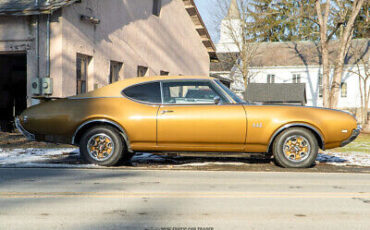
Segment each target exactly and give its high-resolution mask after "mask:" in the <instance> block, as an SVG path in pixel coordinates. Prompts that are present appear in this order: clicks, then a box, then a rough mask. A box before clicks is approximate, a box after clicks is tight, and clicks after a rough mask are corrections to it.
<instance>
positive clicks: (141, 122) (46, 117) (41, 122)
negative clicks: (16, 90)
mask: <svg viewBox="0 0 370 230" xmlns="http://www.w3.org/2000/svg"><path fill="white" fill-rule="evenodd" d="M157 111H158V105H146V104H140V103H136V102H133V101H130V100H128V99H126V98H86V99H62V100H58V101H53V102H49V103H42V104H40V105H37V106H34V107H31V108H29V109H28V110H26V111H25V112H24V114H23V115H26V116H27V117H28V121H27V122H26V123H24V124H23V126H24V127H25V128H26V129H27V130H28V131H29V132H31V133H34V134H40V135H56V136H62V137H65V138H67V139H68V140H72V136H73V134H74V133H75V131H76V129H77V128H78V127H79V126H80V125H81V124H83V123H84V122H87V121H91V120H97V119H106V120H110V121H113V122H116V123H117V124H119V125H120V126H121V127H122V128H123V129H124V130H125V132H126V134H127V135H128V136H129V138H130V142H137V141H142V142H155V141H156V115H157Z"/></svg>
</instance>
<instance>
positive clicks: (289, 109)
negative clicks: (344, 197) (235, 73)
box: [16, 76, 360, 167]
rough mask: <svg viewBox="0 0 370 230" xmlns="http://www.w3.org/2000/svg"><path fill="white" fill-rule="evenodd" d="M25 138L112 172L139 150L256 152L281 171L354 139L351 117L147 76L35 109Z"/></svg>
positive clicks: (23, 122)
mask: <svg viewBox="0 0 370 230" xmlns="http://www.w3.org/2000/svg"><path fill="white" fill-rule="evenodd" d="M16 125H17V127H18V129H19V130H20V131H21V132H22V133H23V134H24V135H25V136H27V137H28V138H30V139H36V140H40V141H49V142H58V143H69V144H73V145H78V146H79V147H80V153H81V157H82V158H83V159H84V160H85V161H87V162H89V163H94V164H98V165H104V166H112V165H115V164H117V163H118V162H119V161H120V160H127V159H129V158H130V157H131V156H132V155H133V154H134V153H135V152H138V151H151V152H174V151H176V152H230V153H231V152H254V153H255V152H257V153H267V154H273V155H274V158H275V160H276V162H277V163H278V164H279V165H281V166H283V167H310V166H311V165H312V164H313V163H314V161H315V159H316V156H317V153H318V151H319V148H321V149H330V148H336V147H339V146H344V145H346V144H348V143H350V142H351V141H353V140H354V139H355V138H356V137H357V136H358V134H359V131H360V128H359V127H358V126H357V122H356V119H355V118H354V117H353V116H352V115H351V114H349V113H346V112H342V111H337V110H331V109H323V108H315V107H303V106H271V105H255V104H252V103H247V102H245V101H243V100H241V99H240V98H239V97H237V96H236V95H235V94H234V93H232V92H231V91H230V90H229V89H228V88H227V87H225V86H224V85H223V84H222V83H221V82H219V81H218V80H216V79H214V78H209V77H194V76H193V77H183V76H181V77H180V76H179V77H144V78H135V79H128V80H123V81H119V82H116V83H114V84H111V85H108V86H105V87H103V88H100V89H97V90H95V91H92V92H89V93H86V94H83V95H78V96H74V97H69V98H65V99H59V100H55V101H50V102H46V103H41V104H38V105H36V106H32V107H30V108H28V109H27V110H25V111H24V112H23V113H22V114H21V115H20V116H19V117H18V118H17V119H16Z"/></svg>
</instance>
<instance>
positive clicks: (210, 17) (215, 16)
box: [194, 0, 227, 43]
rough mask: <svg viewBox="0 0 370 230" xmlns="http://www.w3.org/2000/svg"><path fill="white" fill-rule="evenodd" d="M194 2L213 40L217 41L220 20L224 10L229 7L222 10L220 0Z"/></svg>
mask: <svg viewBox="0 0 370 230" xmlns="http://www.w3.org/2000/svg"><path fill="white" fill-rule="evenodd" d="M194 2H195V4H196V5H197V7H198V10H199V13H200V15H201V16H202V19H203V21H204V23H205V24H206V27H207V30H208V32H209V33H210V35H211V37H212V40H213V42H215V43H217V41H218V40H219V26H220V21H221V19H222V18H223V15H222V12H225V11H227V9H223V10H220V6H219V4H218V2H219V0H194Z"/></svg>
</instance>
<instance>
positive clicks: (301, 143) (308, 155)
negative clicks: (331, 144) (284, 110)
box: [273, 128, 319, 168]
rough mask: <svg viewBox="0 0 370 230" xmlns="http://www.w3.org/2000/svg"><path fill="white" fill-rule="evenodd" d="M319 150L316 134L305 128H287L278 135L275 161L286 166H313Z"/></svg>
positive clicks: (274, 147) (274, 146)
mask: <svg viewBox="0 0 370 230" xmlns="http://www.w3.org/2000/svg"><path fill="white" fill-rule="evenodd" d="M318 151H319V147H318V143H317V140H316V138H315V136H314V135H313V133H312V132H311V131H310V130H307V129H305V128H290V129H287V130H285V131H283V132H282V133H280V134H279V135H278V136H277V137H276V139H275V141H274V144H273V154H274V158H275V161H276V163H277V164H278V165H280V166H282V167H285V168H307V167H311V166H312V165H313V164H314V162H315V159H316V157H317V154H318Z"/></svg>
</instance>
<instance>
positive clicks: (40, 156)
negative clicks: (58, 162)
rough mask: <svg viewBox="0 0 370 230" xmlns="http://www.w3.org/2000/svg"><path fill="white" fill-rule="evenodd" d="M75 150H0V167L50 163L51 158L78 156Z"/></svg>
mask: <svg viewBox="0 0 370 230" xmlns="http://www.w3.org/2000/svg"><path fill="white" fill-rule="evenodd" d="M79 154H80V153H79V151H78V149H76V148H59V149H37V148H27V149H0V166H3V165H18V164H30V163H41V162H47V161H50V159H53V158H60V157H63V156H65V157H69V156H72V155H75V156H79Z"/></svg>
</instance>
